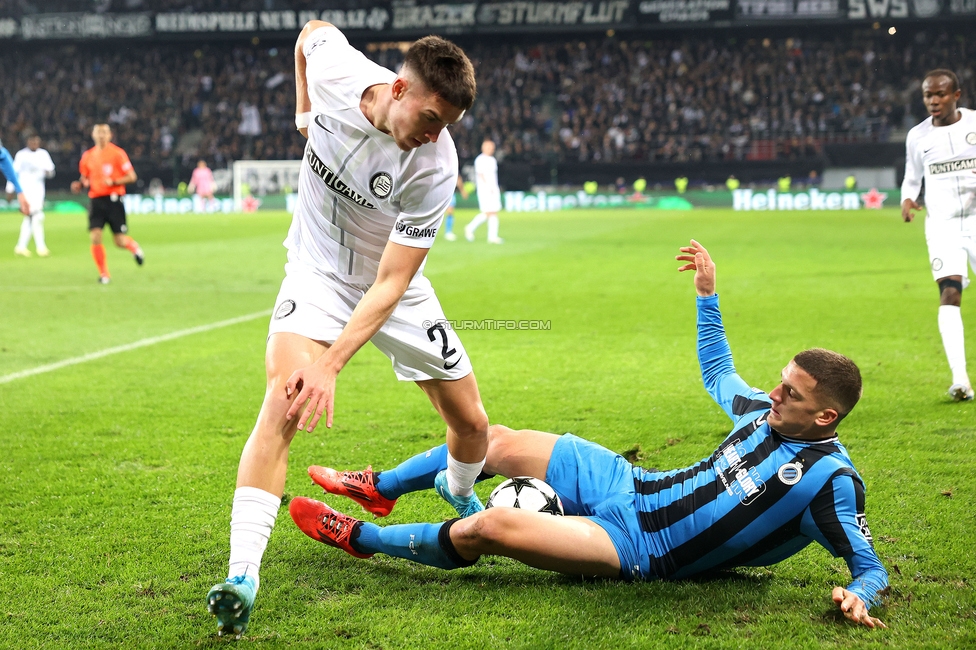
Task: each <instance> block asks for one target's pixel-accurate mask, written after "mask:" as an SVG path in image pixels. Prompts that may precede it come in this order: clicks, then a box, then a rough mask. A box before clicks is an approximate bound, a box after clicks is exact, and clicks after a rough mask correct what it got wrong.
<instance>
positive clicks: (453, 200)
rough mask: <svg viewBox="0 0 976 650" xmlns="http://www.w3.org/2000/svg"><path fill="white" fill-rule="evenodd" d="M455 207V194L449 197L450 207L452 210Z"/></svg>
mask: <svg viewBox="0 0 976 650" xmlns="http://www.w3.org/2000/svg"><path fill="white" fill-rule="evenodd" d="M456 206H457V194H452V195H451V206H450V207H452V208H453V207H456Z"/></svg>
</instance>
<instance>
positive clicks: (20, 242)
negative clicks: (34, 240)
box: [17, 217, 31, 248]
mask: <svg viewBox="0 0 976 650" xmlns="http://www.w3.org/2000/svg"><path fill="white" fill-rule="evenodd" d="M30 238H31V218H30V217H24V220H23V221H22V222H21V223H20V238H19V239H17V248H27V244H29V243H30Z"/></svg>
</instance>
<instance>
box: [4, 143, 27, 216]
mask: <svg viewBox="0 0 976 650" xmlns="http://www.w3.org/2000/svg"><path fill="white" fill-rule="evenodd" d="M0 172H2V173H3V175H4V176H5V177H6V178H7V182H8V183H10V184H11V186H12V187H13V191H14V192H15V193H16V194H17V203H19V204H20V211H21V212H22V213H23V214H25V215H28V214H30V204H29V203H28V202H27V197H26V196H25V195H24V190H23V188H21V186H20V179H18V178H17V172H16V171H14V160H13V158H11V157H10V152H9V151H7V150H6V148H4V146H3V142H2V141H0Z"/></svg>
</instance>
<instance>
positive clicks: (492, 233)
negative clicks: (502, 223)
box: [488, 214, 498, 241]
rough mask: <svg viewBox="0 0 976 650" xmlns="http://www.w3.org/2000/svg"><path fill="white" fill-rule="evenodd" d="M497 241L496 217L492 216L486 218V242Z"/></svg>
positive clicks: (495, 215)
mask: <svg viewBox="0 0 976 650" xmlns="http://www.w3.org/2000/svg"><path fill="white" fill-rule="evenodd" d="M496 239H498V215H497V214H493V215H491V216H490V217H488V241H494V240H496Z"/></svg>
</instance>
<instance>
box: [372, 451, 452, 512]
mask: <svg viewBox="0 0 976 650" xmlns="http://www.w3.org/2000/svg"><path fill="white" fill-rule="evenodd" d="M442 469H447V445H446V444H445V445H441V446H440V447H434V448H433V449H430V450H428V451H425V452H424V453H422V454H417V455H416V456H413V457H412V458H408V459H407V460H405V461H403V462H402V463H400V464H399V465H397V466H396V467H395V468H394V469H387V470H383V471H382V472H380V473H379V474H377V475H376V476H375V477H374V480H375V481H376V489H377V490H379V492H380V494H382V495H383V496H384V497H386V498H387V499H398V498H400V497H401V496H403V495H404V494H406V493H407V492H417V491H418V490H429V489H431V488H433V487H434V477H435V476H437V473H438V472H439V471H441V470H442Z"/></svg>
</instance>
